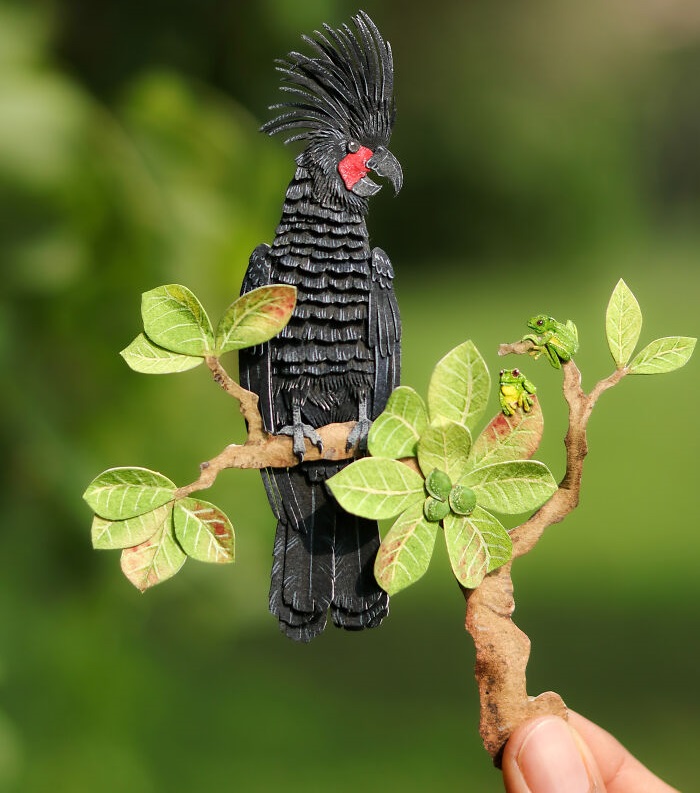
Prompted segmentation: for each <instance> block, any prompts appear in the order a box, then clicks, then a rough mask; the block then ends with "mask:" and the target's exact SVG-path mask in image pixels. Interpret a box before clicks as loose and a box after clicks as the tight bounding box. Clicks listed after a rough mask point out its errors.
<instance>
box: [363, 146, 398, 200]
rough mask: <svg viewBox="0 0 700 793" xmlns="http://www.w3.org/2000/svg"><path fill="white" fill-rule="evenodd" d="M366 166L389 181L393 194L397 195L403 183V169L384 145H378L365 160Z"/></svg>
mask: <svg viewBox="0 0 700 793" xmlns="http://www.w3.org/2000/svg"><path fill="white" fill-rule="evenodd" d="M367 167H368V168H369V169H371V170H372V171H374V172H375V173H376V174H377V176H383V177H385V178H386V179H388V180H389V181H390V182H391V186H392V187H393V188H394V195H398V193H399V190H400V189H401V187H402V185H403V171H402V170H401V165H400V164H399V161H398V160H397V159H396V157H394V155H393V154H392V153H391V152H390V151H389V149H387V148H385V147H384V146H379V147H378V148H377V149H376V151H375V152H374V154H373V155H372V156H371V157H370V158H369V160H367Z"/></svg>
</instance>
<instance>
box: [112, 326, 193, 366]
mask: <svg viewBox="0 0 700 793" xmlns="http://www.w3.org/2000/svg"><path fill="white" fill-rule="evenodd" d="M119 354H120V355H121V356H122V358H123V359H124V360H125V361H126V362H127V364H128V365H129V366H130V367H131V369H133V370H134V371H135V372H142V373H143V374H173V373H176V372H186V371H187V370H188V369H194V367H195V366H199V364H200V363H202V360H203V358H200V357H195V356H192V355H182V354H180V353H178V352H171V351H170V350H165V349H163V347H159V346H158V345H157V344H154V343H153V342H152V341H151V340H150V339H149V338H148V337H147V336H145V335H144V334H143V333H139V335H138V336H137V337H136V338H135V339H134V340H133V341H132V342H131V344H130V345H129V346H128V347H125V348H124V349H123V350H122V351H121V352H120V353H119Z"/></svg>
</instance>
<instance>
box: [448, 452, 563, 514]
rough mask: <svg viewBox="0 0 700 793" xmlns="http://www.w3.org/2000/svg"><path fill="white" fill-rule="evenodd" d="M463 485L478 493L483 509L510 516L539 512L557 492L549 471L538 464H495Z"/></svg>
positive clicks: (466, 478)
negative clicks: (538, 509) (536, 510)
mask: <svg viewBox="0 0 700 793" xmlns="http://www.w3.org/2000/svg"><path fill="white" fill-rule="evenodd" d="M459 484H460V485H463V486H465V487H469V488H471V489H472V490H473V491H474V493H476V500H477V503H478V504H479V506H481V507H484V508H485V509H493V510H495V511H496V512H502V513H504V514H507V515H513V514H518V513H520V512H528V511H529V510H532V509H537V507H540V506H541V505H542V504H544V502H545V501H546V500H547V499H548V498H549V497H550V496H551V495H553V494H554V493H555V492H556V489H557V483H556V482H555V481H554V477H553V476H552V474H551V472H550V470H549V468H547V466H546V465H544V463H539V462H537V461H536V460H517V461H512V462H506V463H493V464H492V465H486V466H484V467H483V468H476V469H474V470H473V471H470V472H469V473H468V474H466V475H465V476H463V477H462V478H461V479H460V480H459Z"/></svg>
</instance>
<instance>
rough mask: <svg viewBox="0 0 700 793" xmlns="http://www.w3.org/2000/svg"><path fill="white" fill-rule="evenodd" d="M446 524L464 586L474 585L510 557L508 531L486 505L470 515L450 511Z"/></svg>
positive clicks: (452, 558)
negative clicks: (485, 507)
mask: <svg viewBox="0 0 700 793" xmlns="http://www.w3.org/2000/svg"><path fill="white" fill-rule="evenodd" d="M443 525H444V527H445V542H446V544H447V554H448V556H449V558H450V564H451V566H452V571H453V572H454V574H455V576H456V578H457V580H458V581H459V583H460V584H461V585H462V586H464V587H467V588H468V589H474V588H475V587H477V586H479V584H480V583H481V582H482V581H483V579H484V576H485V575H486V574H487V573H490V572H491V571H492V570H495V569H496V568H497V567H500V566H501V565H504V564H506V562H508V561H510V557H511V555H512V553H513V543H512V541H511V539H510V537H509V536H508V532H507V531H506V530H505V528H504V527H503V526H502V525H501V523H500V522H499V521H498V520H497V519H496V518H495V517H494V516H493V515H491V514H490V513H488V512H487V511H486V510H485V509H481V507H478V506H477V507H475V508H474V511H473V512H472V514H471V515H469V516H463V515H454V514H453V513H450V514H449V515H448V516H447V517H446V518H445V520H444V521H443Z"/></svg>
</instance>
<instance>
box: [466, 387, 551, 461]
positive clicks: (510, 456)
mask: <svg viewBox="0 0 700 793" xmlns="http://www.w3.org/2000/svg"><path fill="white" fill-rule="evenodd" d="M543 431H544V417H543V416H542V410H541V408H540V403H539V400H538V399H537V398H536V397H535V398H534V400H533V403H532V406H531V408H530V410H529V411H528V412H527V413H525V411H523V410H516V411H515V413H514V414H513V415H512V416H505V415H504V414H503V411H499V412H498V413H497V414H496V416H494V418H493V419H491V422H490V423H489V424H488V425H487V426H486V427H485V428H484V430H483V432H482V433H481V435H479V437H478V438H477V439H476V440H475V441H474V446H473V447H472V451H471V455H470V457H469V468H470V469H472V468H481V467H483V466H485V465H490V464H491V463H503V462H507V461H509V460H525V459H527V458H528V457H532V455H533V454H534V453H535V452H536V451H537V447H538V446H539V445H540V441H541V440H542V432H543Z"/></svg>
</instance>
